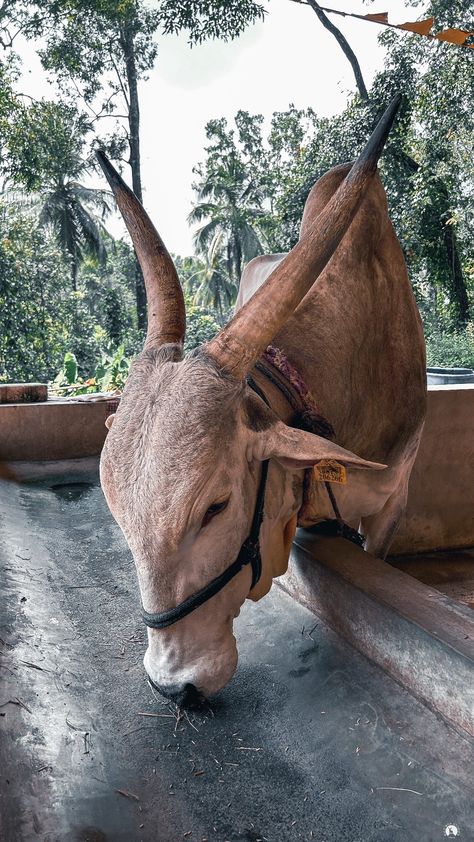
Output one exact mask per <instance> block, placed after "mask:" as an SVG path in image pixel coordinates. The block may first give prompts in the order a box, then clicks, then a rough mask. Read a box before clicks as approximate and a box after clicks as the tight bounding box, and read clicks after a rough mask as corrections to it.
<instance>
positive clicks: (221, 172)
mask: <svg viewBox="0 0 474 842" xmlns="http://www.w3.org/2000/svg"><path fill="white" fill-rule="evenodd" d="M196 189H197V193H198V201H197V203H196V205H195V206H194V208H193V210H192V211H191V213H190V214H189V216H188V222H189V223H190V224H194V223H196V222H203V221H205V222H204V225H202V226H201V228H199V229H198V230H197V232H196V234H195V236H194V244H195V248H196V251H197V252H198V253H199V254H206V252H207V251H208V249H209V248H210V246H211V243H212V242H213V240H214V238H215V237H216V236H218V235H219V236H221V237H222V238H223V239H222V244H221V247H222V248H224V250H225V253H226V264H227V271H228V274H229V276H230V278H231V279H232V281H233V282H234V284H235V285H236V286H238V284H239V282H240V277H241V275H242V269H243V264H244V263H246V262H248V261H249V260H251V259H252V258H253V257H256V256H257V254H262V252H263V247H262V244H261V241H260V235H259V232H258V221H259V219H260V218H261V217H263V216H264V211H263V210H262V206H261V205H262V196H261V194H260V191H259V189H258V188H257V187H256V186H255V185H254V183H253V182H252V180H251V178H250V177H249V175H248V173H247V172H246V171H245V168H244V167H243V165H242V163H241V162H240V161H239V160H238V159H237V157H236V156H235V155H234V154H233V153H231V154H229V156H228V157H227V158H224V159H221V160H220V162H219V164H218V166H217V167H215V168H208V170H207V172H206V174H205V176H203V177H202V179H201V182H200V184H199V185H198V186H197V188H196Z"/></svg>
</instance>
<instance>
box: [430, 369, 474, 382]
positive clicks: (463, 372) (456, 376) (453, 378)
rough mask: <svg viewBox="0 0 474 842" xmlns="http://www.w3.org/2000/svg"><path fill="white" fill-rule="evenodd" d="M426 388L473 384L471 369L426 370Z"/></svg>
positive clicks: (473, 377)
mask: <svg viewBox="0 0 474 842" xmlns="http://www.w3.org/2000/svg"><path fill="white" fill-rule="evenodd" d="M426 375H427V380H428V386H453V385H458V384H461V383H474V369H472V368H443V367H438V368H436V367H435V368H433V367H430V368H427V369H426Z"/></svg>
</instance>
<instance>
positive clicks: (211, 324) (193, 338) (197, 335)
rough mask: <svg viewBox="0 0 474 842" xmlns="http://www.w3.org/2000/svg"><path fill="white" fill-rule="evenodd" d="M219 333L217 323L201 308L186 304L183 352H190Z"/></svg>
mask: <svg viewBox="0 0 474 842" xmlns="http://www.w3.org/2000/svg"><path fill="white" fill-rule="evenodd" d="M218 331H219V325H218V323H217V321H216V320H215V319H214V318H213V317H212V315H210V314H209V312H206V310H204V309H203V308H202V307H197V306H195V305H194V304H191V303H189V302H187V306H186V341H185V343H184V350H185V351H186V352H187V351H192V350H193V348H198V347H199V346H200V345H202V344H203V343H204V342H209V340H210V339H212V338H213V336H215V335H216V333H218Z"/></svg>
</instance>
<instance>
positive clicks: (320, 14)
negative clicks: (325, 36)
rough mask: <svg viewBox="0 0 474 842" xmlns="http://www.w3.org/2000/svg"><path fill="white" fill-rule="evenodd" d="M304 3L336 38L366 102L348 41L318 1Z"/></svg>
mask: <svg viewBox="0 0 474 842" xmlns="http://www.w3.org/2000/svg"><path fill="white" fill-rule="evenodd" d="M306 4H307V5H308V6H311V8H312V10H313V12H314V13H315V15H317V17H318V19H319V20H320V21H321V23H322V25H323V26H324V28H325V29H327V30H328V32H330V33H331V35H334V38H335V39H336V41H337V43H338V44H339V46H340V48H341V50H342V52H343V53H344V55H345V57H346V58H347V60H348V62H349V63H350V65H351V67H352V72H353V73H354V77H355V80H356V85H357V88H358V91H359V96H360V98H361V99H363V100H364V101H365V102H368V100H369V94H368V92H367V88H366V86H365V82H364V77H363V76H362V71H361V69H360V64H359V61H358V58H357V56H356V54H355V52H354V50H353V49H352V47H351V46H350V44H349V42H348V41H347V39H346V38H345V37H344V35H343V34H342V32H341V30H340V29H338V28H337V26H334V24H333V23H331V21H330V20H329V18H328V16H327V15H326V14H325V13H324V12H323V10H322V8H321V6H320V5H319V4H318V3H316V0H306Z"/></svg>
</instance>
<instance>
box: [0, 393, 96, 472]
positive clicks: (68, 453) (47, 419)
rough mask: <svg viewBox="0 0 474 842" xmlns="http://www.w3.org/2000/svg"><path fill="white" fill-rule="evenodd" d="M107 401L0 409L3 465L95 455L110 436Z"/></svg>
mask: <svg viewBox="0 0 474 842" xmlns="http://www.w3.org/2000/svg"><path fill="white" fill-rule="evenodd" d="M108 414H109V410H108V401H106V400H104V401H95V402H93V401H91V402H86V401H83V402H76V403H74V402H71V403H69V402H66V401H54V400H51V401H47V402H45V403H31V404H5V405H2V406H0V462H16V461H42V460H53V459H76V458H82V457H86V456H96V455H97V454H99V453H100V451H101V450H102V446H103V444H104V441H105V436H106V433H107V430H106V427H105V419H106V417H107V415H108Z"/></svg>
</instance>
